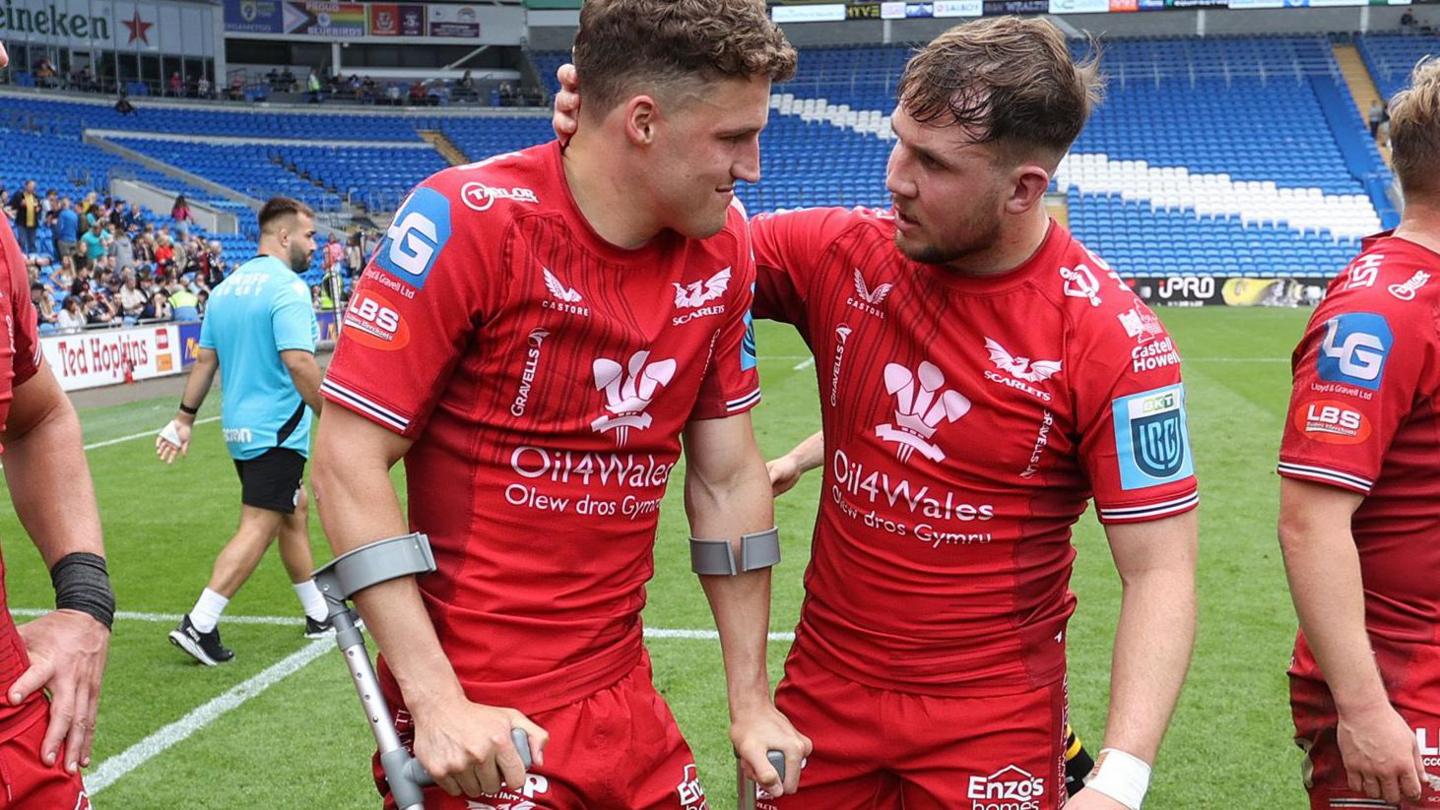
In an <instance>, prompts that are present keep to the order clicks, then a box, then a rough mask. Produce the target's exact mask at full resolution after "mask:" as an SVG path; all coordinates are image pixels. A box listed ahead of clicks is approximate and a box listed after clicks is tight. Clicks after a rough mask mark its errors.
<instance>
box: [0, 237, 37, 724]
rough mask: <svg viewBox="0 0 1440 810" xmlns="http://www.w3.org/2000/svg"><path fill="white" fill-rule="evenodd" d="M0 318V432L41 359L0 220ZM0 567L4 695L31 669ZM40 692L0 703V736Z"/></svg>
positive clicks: (15, 257)
mask: <svg viewBox="0 0 1440 810" xmlns="http://www.w3.org/2000/svg"><path fill="white" fill-rule="evenodd" d="M0 315H4V317H5V334H6V339H5V340H4V341H3V342H0V429H3V428H4V426H5V424H6V422H7V421H8V420H9V417H10V401H11V400H12V399H14V396H15V388H16V387H18V386H19V385H21V384H22V383H24V382H25V381H26V380H29V379H30V378H31V377H33V376H35V372H37V371H39V369H40V362H41V360H42V359H43V358H42V355H41V353H40V336H39V321H38V319H37V317H36V314H35V305H34V304H33V303H31V301H30V276H29V275H28V274H27V272H26V270H25V256H24V254H23V253H21V252H20V244H19V243H18V242H16V241H15V234H14V233H13V232H11V230H10V223H8V222H3V221H0ZM4 574H5V565H4V562H3V561H0V689H3V690H6V691H8V690H9V689H10V685H11V684H12V683H14V682H15V679H16V678H18V677H20V675H21V673H23V672H24V671H25V670H26V669H28V668H29V666H30V659H29V657H28V656H26V654H25V645H24V644H23V643H22V642H21V641H20V634H19V633H18V632H16V630H15V620H14V619H13V618H12V617H11V616H10V610H9V608H8V599H7V597H6V595H5V588H4V584H3V583H4ZM43 702H44V699H43V696H42V695H41V693H40V692H38V691H37V692H36V693H35V694H34V695H32V696H31V698H30V699H29V700H27V701H25V702H24V703H22V704H21V705H19V706H10V705H9V704H8V703H5V702H0V737H6V736H9V734H10V732H11V731H12V730H14V729H15V728H17V727H18V726H19V724H20V723H21V721H23V720H25V719H27V718H28V717H30V716H31V713H32V712H34V711H36V710H37V707H39V706H41V705H43Z"/></svg>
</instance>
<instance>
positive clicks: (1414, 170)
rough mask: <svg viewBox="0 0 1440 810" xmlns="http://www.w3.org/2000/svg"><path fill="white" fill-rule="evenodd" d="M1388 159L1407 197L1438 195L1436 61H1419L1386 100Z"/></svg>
mask: <svg viewBox="0 0 1440 810" xmlns="http://www.w3.org/2000/svg"><path fill="white" fill-rule="evenodd" d="M1390 158H1391V163H1392V164H1393V165H1394V167H1395V176H1396V177H1398V178H1400V188H1401V189H1402V190H1404V192H1405V193H1406V194H1407V195H1412V194H1419V193H1422V192H1423V193H1426V194H1436V193H1440V168H1437V167H1440V59H1437V58H1435V57H1433V56H1427V57H1425V58H1424V59H1422V60H1420V62H1419V64H1417V65H1415V70H1414V71H1412V72H1411V73H1410V86H1409V87H1408V88H1406V89H1405V90H1402V91H1400V92H1399V93H1396V94H1395V97H1394V98H1392V99H1391V100H1390Z"/></svg>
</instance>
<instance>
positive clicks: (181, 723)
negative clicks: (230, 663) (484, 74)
mask: <svg viewBox="0 0 1440 810" xmlns="http://www.w3.org/2000/svg"><path fill="white" fill-rule="evenodd" d="M334 645H335V642H334V640H333V639H322V640H320V641H313V642H311V643H309V644H306V645H305V646H304V647H301V648H300V649H299V650H297V651H295V652H293V653H291V654H290V655H288V656H286V657H285V658H283V659H281V660H280V662H279V663H277V664H274V665H272V666H270V667H269V668H268V669H265V670H263V671H262V672H260V673H259V674H258V675H255V676H254V677H251V678H249V679H248V680H245V681H243V682H241V683H238V684H236V685H235V686H232V687H231V688H230V689H228V690H226V691H225V692H224V693H223V694H221V695H220V696H218V697H216V698H214V699H212V700H211V701H210V702H208V703H206V704H205V705H203V706H200V707H199V708H197V709H195V710H193V711H191V712H190V713H189V714H187V715H185V716H184V717H182V718H180V719H179V720H176V721H175V722H173V723H171V724H169V725H167V726H165V727H164V728H161V729H160V730H159V731H156V732H155V733H154V734H151V735H150V736H148V737H146V738H145V739H143V740H141V741H140V742H137V743H135V744H134V745H132V746H130V747H129V748H127V749H125V750H124V751H122V752H120V753H119V754H116V755H115V756H113V757H111V758H109V759H107V760H105V761H104V762H101V763H100V764H99V765H97V766H96V767H95V770H94V771H91V772H90V773H89V774H88V775H87V776H86V777H85V787H86V788H87V789H88V790H89V792H90V795H91V796H94V795H97V794H98V793H100V791H102V790H104V789H105V788H107V787H109V786H110V785H113V784H114V783H115V781H116V780H117V779H120V778H121V777H123V776H125V775H126V774H128V773H130V772H131V771H133V770H135V769H136V768H138V767H140V766H141V765H144V764H145V763H146V762H149V761H150V760H152V759H154V758H155V757H157V756H159V755H160V754H162V753H164V752H165V751H166V750H167V749H169V748H171V747H173V746H174V745H176V744H177V743H180V742H182V741H183V740H185V738H187V737H189V736H190V735H192V734H194V733H195V732H197V731H199V730H201V729H203V728H205V727H206V726H208V725H210V724H211V723H213V722H214V721H215V720H217V719H219V718H220V717H221V716H222V715H224V714H225V713H226V712H229V711H230V710H231V709H235V708H238V707H239V706H241V705H243V704H244V703H245V701H247V700H249V699H250V698H253V697H255V696H257V695H259V694H260V693H262V692H264V691H265V690H266V689H269V688H270V687H272V686H274V685H275V684H277V683H279V682H280V681H282V680H284V679H285V678H286V677H288V676H289V675H291V674H293V673H294V672H296V671H298V670H299V669H301V668H302V667H304V666H305V665H306V664H309V663H310V662H311V661H314V660H315V659H317V658H319V657H320V656H322V655H324V654H325V653H327V652H329V651H330V650H331V649H332V648H333V647H334Z"/></svg>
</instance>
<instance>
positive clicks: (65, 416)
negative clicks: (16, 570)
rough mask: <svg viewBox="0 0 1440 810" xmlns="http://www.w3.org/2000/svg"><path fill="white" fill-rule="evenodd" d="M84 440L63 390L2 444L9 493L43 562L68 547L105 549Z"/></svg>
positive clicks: (54, 559) (52, 560) (98, 551)
mask: <svg viewBox="0 0 1440 810" xmlns="http://www.w3.org/2000/svg"><path fill="white" fill-rule="evenodd" d="M83 441H84V440H83V438H82V436H81V432H80V420H79V419H78V418H77V417H76V415H75V409H74V408H73V407H71V405H70V400H69V399H68V398H65V397H63V396H62V397H59V398H58V401H57V402H56V403H55V404H54V406H53V407H52V408H50V409H49V411H47V412H46V414H45V415H44V417H43V418H41V419H40V420H39V421H38V422H37V423H36V424H35V425H34V426H33V427H32V428H30V429H29V430H27V431H26V432H25V433H24V434H22V435H19V436H15V437H13V438H10V439H9V440H8V441H7V442H6V444H5V473H6V475H5V482H6V484H7V485H8V486H9V488H10V499H11V501H12V502H13V503H14V504H15V513H16V515H17V516H18V517H19V518H20V523H21V524H22V525H23V526H24V527H25V531H26V532H27V533H28V534H29V535H30V537H31V539H32V540H33V541H34V543H35V546H36V547H37V548H38V549H39V550H40V555H41V556H42V557H43V558H44V559H45V566H46V567H47V568H48V567H50V566H53V565H54V564H55V563H56V562H58V561H59V560H60V558H62V557H64V556H65V555H66V554H70V553H73V552H77V551H85V552H89V553H91V554H99V555H102V556H103V555H104V553H105V549H104V544H103V543H102V541H101V534H100V511H99V509H98V508H97V507H96V505H95V487H94V485H93V484H92V483H91V481H90V469H89V467H88V465H87V464H86V463H85V449H84V444H83ZM59 493H64V497H59V496H58V495H59Z"/></svg>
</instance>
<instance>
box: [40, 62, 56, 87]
mask: <svg viewBox="0 0 1440 810" xmlns="http://www.w3.org/2000/svg"><path fill="white" fill-rule="evenodd" d="M35 86H37V87H46V88H54V87H59V86H60V82H59V81H58V80H57V79H56V78H55V68H54V66H53V65H51V64H50V60H49V59H41V60H40V61H39V62H36V63H35Z"/></svg>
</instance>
